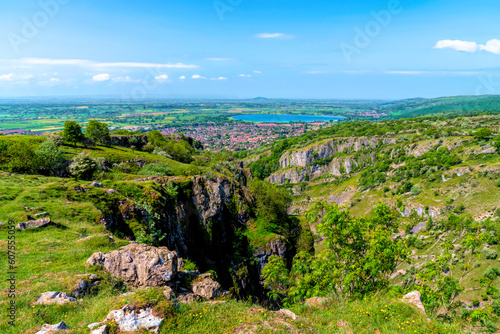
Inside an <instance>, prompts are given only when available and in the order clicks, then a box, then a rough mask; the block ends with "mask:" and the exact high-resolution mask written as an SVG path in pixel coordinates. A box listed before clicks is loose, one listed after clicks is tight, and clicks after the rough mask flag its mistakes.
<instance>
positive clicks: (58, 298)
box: [35, 291, 76, 305]
mask: <svg viewBox="0 0 500 334" xmlns="http://www.w3.org/2000/svg"><path fill="white" fill-rule="evenodd" d="M75 301H76V299H75V298H73V297H70V296H68V295H67V294H66V293H65V292H54V291H49V292H44V293H42V294H41V295H40V298H38V300H37V301H36V302H35V305H53V304H57V305H62V304H66V303H71V302H75Z"/></svg>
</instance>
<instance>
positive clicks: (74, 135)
mask: <svg viewBox="0 0 500 334" xmlns="http://www.w3.org/2000/svg"><path fill="white" fill-rule="evenodd" d="M63 138H64V140H65V141H66V142H68V143H73V146H76V143H78V142H80V141H81V140H83V138H84V137H83V133H82V127H81V126H80V124H78V123H77V122H75V121H66V122H64V128H63Z"/></svg>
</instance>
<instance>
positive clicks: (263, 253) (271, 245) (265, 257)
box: [255, 239, 286, 274]
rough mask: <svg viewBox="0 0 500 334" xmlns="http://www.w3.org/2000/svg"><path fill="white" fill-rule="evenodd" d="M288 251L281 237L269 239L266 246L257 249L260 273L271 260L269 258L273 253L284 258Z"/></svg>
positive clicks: (256, 254) (256, 255)
mask: <svg viewBox="0 0 500 334" xmlns="http://www.w3.org/2000/svg"><path fill="white" fill-rule="evenodd" d="M285 253H286V245H285V243H284V242H283V240H281V239H277V240H273V241H269V242H268V243H267V244H266V246H265V247H262V248H261V249H259V250H257V252H256V253H255V257H256V258H257V261H258V263H259V264H258V269H259V274H260V273H261V272H262V269H264V266H265V265H266V264H267V262H268V261H269V258H270V257H271V256H273V255H276V256H278V257H281V258H284V257H285Z"/></svg>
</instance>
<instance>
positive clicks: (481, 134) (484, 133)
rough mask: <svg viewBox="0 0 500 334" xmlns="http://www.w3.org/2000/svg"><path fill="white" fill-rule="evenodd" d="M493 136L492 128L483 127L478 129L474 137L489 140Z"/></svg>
mask: <svg viewBox="0 0 500 334" xmlns="http://www.w3.org/2000/svg"><path fill="white" fill-rule="evenodd" d="M490 137H491V130H490V129H488V128H481V129H478V130H477V131H476V132H475V133H474V138H476V139H479V140H487V139H489V138H490Z"/></svg>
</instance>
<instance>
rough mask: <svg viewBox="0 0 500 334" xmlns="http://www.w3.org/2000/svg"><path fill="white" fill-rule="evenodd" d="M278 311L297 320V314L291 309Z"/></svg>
mask: <svg viewBox="0 0 500 334" xmlns="http://www.w3.org/2000/svg"><path fill="white" fill-rule="evenodd" d="M276 313H278V314H281V315H284V316H285V317H289V318H292V319H293V320H297V315H296V314H295V313H293V312H292V311H290V310H286V309H281V310H279V311H277V312H276Z"/></svg>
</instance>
